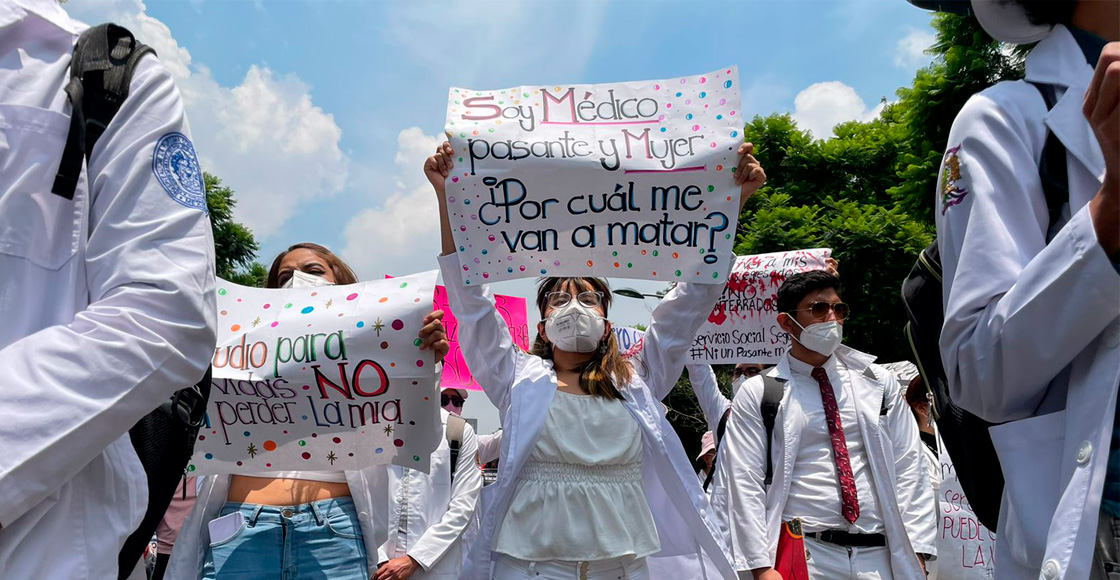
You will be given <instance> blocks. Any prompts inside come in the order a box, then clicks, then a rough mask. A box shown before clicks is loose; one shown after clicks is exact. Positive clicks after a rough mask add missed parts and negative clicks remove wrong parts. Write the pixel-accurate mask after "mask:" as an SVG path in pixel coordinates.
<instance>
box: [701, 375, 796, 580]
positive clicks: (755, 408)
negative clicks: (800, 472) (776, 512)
mask: <svg viewBox="0 0 1120 580" xmlns="http://www.w3.org/2000/svg"><path fill="white" fill-rule="evenodd" d="M761 397H762V377H753V378H751V379H748V380H747V382H746V383H745V384H743V386H742V387H741V388H740V389H739V391H738V392H737V393H736V395H735V398H734V399H733V400H732V402H731V416H730V417H728V419H727V427H726V429H727V430H726V431H725V432H724V434H723V441H722V442H721V443H720V449H719V459H718V460H717V461H716V469H717V474H716V477H717V478H718V481H719V488H718V489H717V492H716V493H721V494H725V498H726V506H724V507H723V508H721V509H722V510H723V511H724V513H721V514H719V516H720V519H721V520H723V524H724V525H725V526H727V528H728V532H729V535H730V537H731V555H732V563H733V564H734V565H735V569H736V570H753V569H755V568H766V567H768V566H773V565H774V552H775V551H776V550H777V546H778V538H770V537H769V534H768V533H767V521H766V488H765V486H764V484H763V482H764V480H765V478H766V447H767V445H766V444H767V441H766V427H765V426H764V425H763V424H762V411H761V408H760V404H761ZM774 436H775V437H777V436H778V435H777V432H776V429H775V435H774ZM774 468H775V469H781V462H780V461H779V462H776V465H775V466H774ZM748 576H749V574H748Z"/></svg>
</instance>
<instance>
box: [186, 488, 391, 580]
mask: <svg viewBox="0 0 1120 580" xmlns="http://www.w3.org/2000/svg"><path fill="white" fill-rule="evenodd" d="M235 512H240V513H241V515H242V516H243V517H244V523H243V524H242V525H241V526H240V528H238V529H237V530H236V531H235V532H234V533H233V535H231V536H230V537H228V538H217V539H216V540H217V541H214V540H215V538H211V543H210V547H209V549H207V550H206V561H205V563H204V565H203V571H202V577H203V578H204V579H205V580H297V579H298V580H368V579H369V570H368V568H367V565H366V548H365V544H364V542H363V540H362V529H361V527H360V525H359V524H358V514H357V512H356V511H355V509H354V502H353V501H352V500H351V499H349V498H335V499H328V500H323V501H317V502H313V503H308V504H303V505H297V506H290V507H280V506H264V505H256V504H248V503H234V502H230V503H227V504H226V505H225V507H223V508H222V511H221V514H220V516H225V515H228V514H232V513H235Z"/></svg>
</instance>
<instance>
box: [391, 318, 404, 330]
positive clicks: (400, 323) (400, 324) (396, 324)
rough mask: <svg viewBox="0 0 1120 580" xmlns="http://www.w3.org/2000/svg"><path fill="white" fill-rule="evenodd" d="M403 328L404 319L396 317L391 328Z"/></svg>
mask: <svg viewBox="0 0 1120 580" xmlns="http://www.w3.org/2000/svg"><path fill="white" fill-rule="evenodd" d="M403 328H404V321H403V320H401V319H399V318H398V319H396V320H394V321H393V330H402V329H403Z"/></svg>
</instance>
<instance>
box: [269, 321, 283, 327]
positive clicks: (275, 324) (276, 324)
mask: <svg viewBox="0 0 1120 580" xmlns="http://www.w3.org/2000/svg"><path fill="white" fill-rule="evenodd" d="M269 326H271V327H272V328H276V327H277V326H280V321H276V322H273V323H272V324H270V325H269Z"/></svg>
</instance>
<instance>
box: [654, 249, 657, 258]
mask: <svg viewBox="0 0 1120 580" xmlns="http://www.w3.org/2000/svg"><path fill="white" fill-rule="evenodd" d="M653 257H654V258H656V257H657V250H654V251H653Z"/></svg>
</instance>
